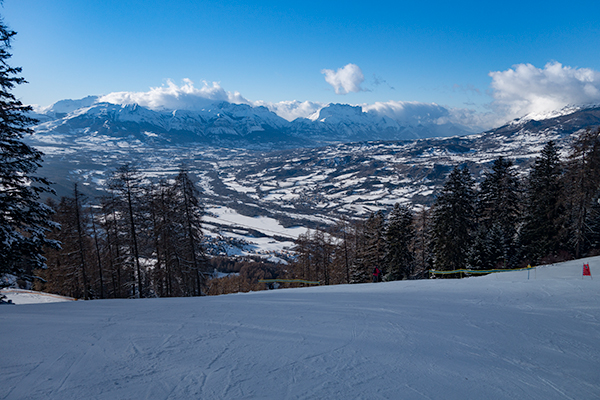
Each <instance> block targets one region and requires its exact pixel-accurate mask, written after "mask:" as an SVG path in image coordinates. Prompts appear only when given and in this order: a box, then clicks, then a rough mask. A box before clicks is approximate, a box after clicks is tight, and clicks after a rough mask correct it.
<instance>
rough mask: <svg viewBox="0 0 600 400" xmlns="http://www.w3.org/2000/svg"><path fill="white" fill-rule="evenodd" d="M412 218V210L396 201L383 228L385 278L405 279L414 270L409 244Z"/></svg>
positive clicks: (412, 228) (410, 241)
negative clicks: (384, 228)
mask: <svg viewBox="0 0 600 400" xmlns="http://www.w3.org/2000/svg"><path fill="white" fill-rule="evenodd" d="M413 218H414V216H413V212H412V211H411V210H410V209H409V208H408V207H406V206H401V205H400V204H398V203H396V204H395V205H394V208H393V210H392V212H391V213H390V216H389V218H388V223H387V226H386V230H385V240H386V257H385V261H386V268H385V269H386V271H387V274H386V277H385V278H386V280H394V281H395V280H400V279H406V278H408V277H410V276H412V274H413V272H414V254H413V251H412V246H411V245H412V241H413V240H414V237H415V227H414V225H413Z"/></svg>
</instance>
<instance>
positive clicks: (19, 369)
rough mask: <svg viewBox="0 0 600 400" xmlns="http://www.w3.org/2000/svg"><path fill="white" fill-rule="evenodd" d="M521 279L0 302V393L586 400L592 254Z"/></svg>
mask: <svg viewBox="0 0 600 400" xmlns="http://www.w3.org/2000/svg"><path fill="white" fill-rule="evenodd" d="M583 262H589V264H590V267H591V272H592V275H593V278H594V279H593V280H592V279H590V278H589V277H585V279H582V265H583ZM527 274H528V273H527V272H526V271H519V272H507V273H502V274H495V275H489V276H485V277H478V278H469V279H463V280H427V281H404V282H391V283H378V284H363V285H342V286H332V287H316V288H306V289H288V290H276V291H269V292H257V293H248V294H235V295H226V296H218V297H204V298H176V299H142V300H103V301H99V300H98V301H88V302H84V301H70V302H62V303H47V304H26V305H15V306H8V305H7V306H4V305H3V306H0V333H1V340H0V388H1V389H0V398H2V399H109V400H114V399H240V398H248V399H545V400H546V399H594V398H600V258H599V257H596V258H590V259H586V260H577V261H572V262H568V263H564V264H557V265H554V266H547V267H539V268H537V269H536V271H531V272H530V273H529V275H530V276H529V280H528V279H527Z"/></svg>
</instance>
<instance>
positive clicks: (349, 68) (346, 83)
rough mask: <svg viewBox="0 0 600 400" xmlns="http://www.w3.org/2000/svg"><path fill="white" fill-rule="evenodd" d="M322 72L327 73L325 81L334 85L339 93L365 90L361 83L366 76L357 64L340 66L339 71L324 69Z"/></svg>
mask: <svg viewBox="0 0 600 400" xmlns="http://www.w3.org/2000/svg"><path fill="white" fill-rule="evenodd" d="M321 73H322V74H323V75H325V81H327V83H329V84H330V85H331V86H333V88H334V89H335V93H337V94H347V93H350V92H361V91H364V89H362V88H361V87H360V85H361V84H362V83H363V82H364V80H365V76H364V75H363V73H362V71H361V69H360V67H359V66H358V65H356V64H348V65H346V66H345V67H343V68H338V70H337V71H334V70H332V69H324V70H321Z"/></svg>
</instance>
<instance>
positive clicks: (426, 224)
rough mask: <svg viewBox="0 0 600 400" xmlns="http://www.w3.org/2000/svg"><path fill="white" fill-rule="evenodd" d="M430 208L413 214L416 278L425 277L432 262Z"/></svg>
mask: <svg viewBox="0 0 600 400" xmlns="http://www.w3.org/2000/svg"><path fill="white" fill-rule="evenodd" d="M431 247H432V226H431V210H430V209H428V208H423V209H422V210H420V211H419V212H417V214H416V216H415V240H414V253H415V274H414V276H415V277H416V278H419V279H421V278H426V277H428V276H429V270H430V269H431V266H432V263H433V254H432V249H431Z"/></svg>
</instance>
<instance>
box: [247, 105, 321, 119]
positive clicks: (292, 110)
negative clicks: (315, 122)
mask: <svg viewBox="0 0 600 400" xmlns="http://www.w3.org/2000/svg"><path fill="white" fill-rule="evenodd" d="M253 104H254V106H263V107H266V108H268V109H269V111H272V112H274V113H275V114H277V115H279V116H280V117H281V118H284V119H287V120H288V121H293V120H295V119H296V118H308V116H309V115H311V114H313V113H315V112H316V111H318V110H320V109H321V108H323V107H324V106H325V104H323V103H316V102H312V101H302V102H300V101H298V100H292V101H280V102H279V103H268V102H265V101H255V102H253Z"/></svg>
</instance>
